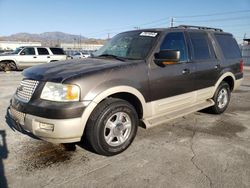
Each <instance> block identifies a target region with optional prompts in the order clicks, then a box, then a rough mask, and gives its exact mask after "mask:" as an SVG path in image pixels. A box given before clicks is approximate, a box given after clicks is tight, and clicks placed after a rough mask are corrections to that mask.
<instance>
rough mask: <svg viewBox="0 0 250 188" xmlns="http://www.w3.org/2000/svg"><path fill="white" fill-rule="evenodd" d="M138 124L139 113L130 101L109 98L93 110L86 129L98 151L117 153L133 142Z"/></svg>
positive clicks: (108, 153)
mask: <svg viewBox="0 0 250 188" xmlns="http://www.w3.org/2000/svg"><path fill="white" fill-rule="evenodd" d="M138 124H139V119H138V115H137V113H136V110H135V108H134V107H133V106H132V105H131V104H130V103H128V102H127V101H125V100H121V99H114V98H108V99H105V100H104V101H103V102H101V103H100V104H99V105H98V106H97V107H96V109H95V110H94V111H93V112H92V114H91V116H90V118H89V120H88V123H87V127H86V130H85V131H86V137H87V140H88V142H89V144H90V145H91V146H92V148H93V150H94V151H95V152H96V153H98V154H101V155H106V156H111V155H116V154H119V153H121V152H123V151H124V150H126V149H127V148H128V147H129V146H130V144H131V143H132V142H133V140H134V138H135V135H136V132H137V127H138Z"/></svg>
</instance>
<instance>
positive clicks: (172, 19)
mask: <svg viewBox="0 0 250 188" xmlns="http://www.w3.org/2000/svg"><path fill="white" fill-rule="evenodd" d="M170 27H174V18H173V17H170Z"/></svg>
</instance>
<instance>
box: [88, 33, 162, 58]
mask: <svg viewBox="0 0 250 188" xmlns="http://www.w3.org/2000/svg"><path fill="white" fill-rule="evenodd" d="M157 37H158V33H157V32H146V31H145V32H142V31H131V32H126V33H121V34H118V35H116V36H115V37H113V38H112V39H111V40H110V41H109V42H108V43H107V44H106V45H104V46H103V47H102V48H100V49H99V50H98V51H97V52H95V53H93V56H94V57H100V56H109V55H110V56H116V57H120V58H124V59H135V60H139V59H145V58H146V56H147V54H148V52H149V50H150V49H151V47H152V46H153V44H154V42H155V40H156V38H157Z"/></svg>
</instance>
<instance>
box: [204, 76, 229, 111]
mask: <svg viewBox="0 0 250 188" xmlns="http://www.w3.org/2000/svg"><path fill="white" fill-rule="evenodd" d="M230 97H231V90H230V87H229V85H228V83H227V82H224V81H222V82H221V83H220V85H219V86H218V88H217V90H216V92H215V94H214V96H213V98H212V99H213V101H214V102H215V104H214V106H212V107H210V108H209V112H211V113H213V114H221V113H223V112H224V111H225V110H226V109H227V107H228V104H229V101H230Z"/></svg>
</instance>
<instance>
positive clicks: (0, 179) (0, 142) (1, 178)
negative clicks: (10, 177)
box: [0, 130, 8, 188]
mask: <svg viewBox="0 0 250 188" xmlns="http://www.w3.org/2000/svg"><path fill="white" fill-rule="evenodd" d="M7 158H8V148H7V143H6V133H5V130H0V187H1V188H7V187H8V184H7V179H6V177H5V174H4V165H3V160H4V159H7Z"/></svg>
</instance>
